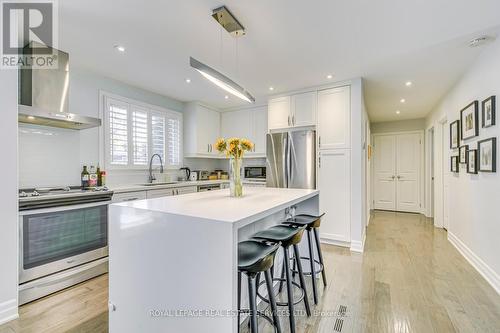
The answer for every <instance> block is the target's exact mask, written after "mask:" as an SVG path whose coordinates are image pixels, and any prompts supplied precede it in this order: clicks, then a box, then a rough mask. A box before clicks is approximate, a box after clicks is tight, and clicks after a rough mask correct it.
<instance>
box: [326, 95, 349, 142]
mask: <svg viewBox="0 0 500 333" xmlns="http://www.w3.org/2000/svg"><path fill="white" fill-rule="evenodd" d="M350 118H351V90H350V87H349V86H345V87H339V88H333V89H327V90H321V91H319V92H318V145H319V148H320V149H338V148H350V144H351V142H350V141H351V140H350V135H351V131H350Z"/></svg>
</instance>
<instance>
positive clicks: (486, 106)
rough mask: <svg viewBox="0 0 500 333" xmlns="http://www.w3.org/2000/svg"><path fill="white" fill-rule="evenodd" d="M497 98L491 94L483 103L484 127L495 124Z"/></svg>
mask: <svg viewBox="0 0 500 333" xmlns="http://www.w3.org/2000/svg"><path fill="white" fill-rule="evenodd" d="M495 100H496V98H495V96H491V97H490V98H487V99H485V100H484V101H483V103H482V111H483V112H482V114H483V127H490V126H493V125H495V108H496V106H495Z"/></svg>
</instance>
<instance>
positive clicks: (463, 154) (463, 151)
mask: <svg viewBox="0 0 500 333" xmlns="http://www.w3.org/2000/svg"><path fill="white" fill-rule="evenodd" d="M468 150H469V146H468V145H463V146H460V148H459V150H458V152H459V153H458V156H459V157H460V164H465V163H467V151H468Z"/></svg>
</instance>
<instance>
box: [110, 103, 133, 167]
mask: <svg viewBox="0 0 500 333" xmlns="http://www.w3.org/2000/svg"><path fill="white" fill-rule="evenodd" d="M107 105H108V115H109V141H110V142H109V150H110V163H111V164H115V165H127V164H128V106H127V105H126V104H124V103H120V102H118V101H113V100H109V101H108V104H107Z"/></svg>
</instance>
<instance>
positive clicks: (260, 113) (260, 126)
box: [252, 106, 267, 157]
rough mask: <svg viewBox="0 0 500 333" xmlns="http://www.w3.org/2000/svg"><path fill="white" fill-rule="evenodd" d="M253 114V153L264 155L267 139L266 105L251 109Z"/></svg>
mask: <svg viewBox="0 0 500 333" xmlns="http://www.w3.org/2000/svg"><path fill="white" fill-rule="evenodd" d="M252 115H253V121H252V124H253V130H252V132H253V143H254V151H253V154H254V155H256V156H264V157H265V156H266V139H267V107H265V106H263V107H259V108H255V109H252Z"/></svg>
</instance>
